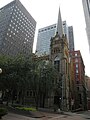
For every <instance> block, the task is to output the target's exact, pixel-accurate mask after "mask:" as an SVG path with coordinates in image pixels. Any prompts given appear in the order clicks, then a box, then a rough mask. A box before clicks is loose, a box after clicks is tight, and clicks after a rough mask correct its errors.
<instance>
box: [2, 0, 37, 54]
mask: <svg viewBox="0 0 90 120" xmlns="http://www.w3.org/2000/svg"><path fill="white" fill-rule="evenodd" d="M35 28H36V21H35V20H34V19H33V17H32V16H31V15H30V14H29V12H28V11H27V10H26V9H25V7H24V6H23V5H22V4H21V2H20V1H19V0H14V1H12V2H11V3H9V4H7V5H6V6H4V7H3V8H1V9H0V54H3V55H11V56H12V55H13V56H15V55H18V54H25V55H30V53H31V52H32V49H33V41H34V34H35Z"/></svg>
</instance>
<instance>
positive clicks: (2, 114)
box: [0, 108, 7, 119]
mask: <svg viewBox="0 0 90 120" xmlns="http://www.w3.org/2000/svg"><path fill="white" fill-rule="evenodd" d="M6 114H7V109H6V108H0V119H1V117H2V116H4V115H6Z"/></svg>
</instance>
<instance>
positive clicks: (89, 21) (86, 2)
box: [82, 0, 90, 50]
mask: <svg viewBox="0 0 90 120" xmlns="http://www.w3.org/2000/svg"><path fill="white" fill-rule="evenodd" d="M82 3H83V9H84V16H85V21H86V33H87V37H88V43H89V50H90V0H82Z"/></svg>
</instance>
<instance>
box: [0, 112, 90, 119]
mask: <svg viewBox="0 0 90 120" xmlns="http://www.w3.org/2000/svg"><path fill="white" fill-rule="evenodd" d="M43 114H44V116H43V117H42V118H31V117H26V116H22V115H17V114H13V113H8V114H7V115H6V116H4V117H2V120H72V119H73V120H87V119H90V111H89V112H84V113H78V114H76V113H71V112H66V113H65V114H52V113H45V112H43Z"/></svg>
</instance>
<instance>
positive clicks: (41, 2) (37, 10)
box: [0, 0, 90, 76]
mask: <svg viewBox="0 0 90 120" xmlns="http://www.w3.org/2000/svg"><path fill="white" fill-rule="evenodd" d="M11 1H12V0H0V8H1V7H3V6H4V5H6V4H7V3H9V2H11ZM20 1H21V2H22V4H23V5H24V6H25V8H26V9H27V10H28V11H29V13H30V14H31V15H32V17H33V18H34V19H35V20H36V22H37V27H36V35H35V42H34V51H35V48H36V40H37V39H36V38H37V30H38V29H39V28H42V27H45V26H48V25H51V24H54V23H56V22H57V17H58V10H59V6H60V9H61V16H62V20H63V21H64V20H66V22H67V24H68V26H73V29H74V42H75V50H80V51H81V55H82V58H83V61H84V64H85V71H86V75H88V76H90V53H89V47H88V40H87V36H86V31H85V19H84V13H83V6H82V0H20Z"/></svg>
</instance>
